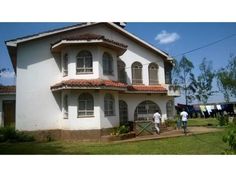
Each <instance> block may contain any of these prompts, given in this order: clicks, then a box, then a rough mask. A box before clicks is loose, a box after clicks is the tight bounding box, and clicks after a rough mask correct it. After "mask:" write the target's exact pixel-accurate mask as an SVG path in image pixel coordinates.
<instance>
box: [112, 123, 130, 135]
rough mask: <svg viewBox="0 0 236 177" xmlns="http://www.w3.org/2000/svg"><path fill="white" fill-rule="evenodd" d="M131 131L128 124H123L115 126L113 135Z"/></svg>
mask: <svg viewBox="0 0 236 177" xmlns="http://www.w3.org/2000/svg"><path fill="white" fill-rule="evenodd" d="M129 131H130V127H129V126H127V125H121V126H119V127H116V128H114V130H113V132H112V135H121V134H125V133H128V132H129Z"/></svg>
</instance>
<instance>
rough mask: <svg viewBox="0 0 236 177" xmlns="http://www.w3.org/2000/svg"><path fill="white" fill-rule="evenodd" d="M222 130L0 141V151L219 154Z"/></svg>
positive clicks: (33, 152) (221, 145) (0, 152)
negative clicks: (116, 139)
mask: <svg viewBox="0 0 236 177" xmlns="http://www.w3.org/2000/svg"><path fill="white" fill-rule="evenodd" d="M224 134H225V132H224V131H222V132H214V133H208V134H202V135H192V136H185V137H178V138H168V139H162V140H149V141H140V142H132V143H124V142H123V143H89V142H65V141H54V142H47V143H46V142H44V143H42V142H41V143H40V142H31V143H15V144H14V143H0V154H221V153H222V152H223V151H224V149H225V148H227V145H226V144H224V143H223V142H222V136H223V135H224Z"/></svg>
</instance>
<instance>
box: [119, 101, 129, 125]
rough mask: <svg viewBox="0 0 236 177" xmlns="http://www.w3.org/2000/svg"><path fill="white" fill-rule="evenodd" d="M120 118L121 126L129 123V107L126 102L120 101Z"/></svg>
mask: <svg viewBox="0 0 236 177" xmlns="http://www.w3.org/2000/svg"><path fill="white" fill-rule="evenodd" d="M119 116H120V125H124V124H126V123H127V122H128V105H127V103H126V102H125V101H123V100H120V101H119Z"/></svg>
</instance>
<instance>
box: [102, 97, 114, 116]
mask: <svg viewBox="0 0 236 177" xmlns="http://www.w3.org/2000/svg"><path fill="white" fill-rule="evenodd" d="M104 113H105V116H114V115H115V99H114V97H113V96H112V95H111V94H106V95H105V97H104Z"/></svg>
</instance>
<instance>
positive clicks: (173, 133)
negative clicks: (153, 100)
mask: <svg viewBox="0 0 236 177" xmlns="http://www.w3.org/2000/svg"><path fill="white" fill-rule="evenodd" d="M217 131H222V129H220V128H211V127H188V133H187V135H184V133H183V130H182V129H181V130H174V129H169V130H168V131H165V132H163V133H161V134H160V135H156V134H155V135H146V136H137V137H135V138H132V139H127V140H122V141H116V142H135V141H145V140H153V139H164V138H171V137H179V136H191V135H192V134H203V133H210V132H217Z"/></svg>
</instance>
